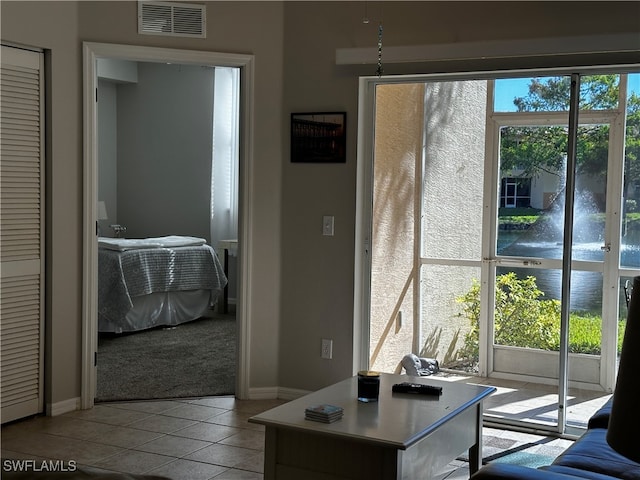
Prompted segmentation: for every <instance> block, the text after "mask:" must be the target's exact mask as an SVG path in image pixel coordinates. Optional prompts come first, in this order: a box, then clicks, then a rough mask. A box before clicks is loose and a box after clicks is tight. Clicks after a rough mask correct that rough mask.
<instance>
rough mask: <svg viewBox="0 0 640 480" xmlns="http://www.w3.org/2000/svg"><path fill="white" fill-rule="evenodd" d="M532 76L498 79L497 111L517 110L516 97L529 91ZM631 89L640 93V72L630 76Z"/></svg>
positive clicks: (522, 95) (496, 93)
mask: <svg viewBox="0 0 640 480" xmlns="http://www.w3.org/2000/svg"><path fill="white" fill-rule="evenodd" d="M530 80H531V79H530V78H507V79H499V80H496V92H495V98H496V101H495V110H496V112H515V111H516V107H515V105H514V104H513V99H514V98H515V97H524V96H525V95H526V94H527V92H528V91H529V83H530ZM628 87H629V91H630V92H631V91H633V92H636V93H638V94H640V73H634V74H630V75H629V76H628Z"/></svg>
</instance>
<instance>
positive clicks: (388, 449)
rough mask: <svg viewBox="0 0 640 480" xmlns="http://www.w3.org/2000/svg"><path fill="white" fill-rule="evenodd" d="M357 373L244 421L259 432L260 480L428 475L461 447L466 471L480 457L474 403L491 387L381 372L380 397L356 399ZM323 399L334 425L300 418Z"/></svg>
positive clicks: (477, 465) (479, 431)
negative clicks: (424, 391) (333, 409)
mask: <svg viewBox="0 0 640 480" xmlns="http://www.w3.org/2000/svg"><path fill="white" fill-rule="evenodd" d="M407 381H411V382H415V383H426V384H430V385H438V386H441V387H442V395H440V396H429V395H416V394H407V393H393V392H392V391H391V387H392V385H393V384H394V383H401V382H407ZM357 390H358V388H357V377H351V378H347V379H345V380H343V381H341V382H338V383H336V384H334V385H331V386H329V387H326V388H323V389H321V390H318V391H316V392H313V393H310V394H309V395H305V396H303V397H301V398H298V399H296V400H292V401H291V402H288V403H286V404H283V405H280V406H279V407H276V408H273V409H271V410H268V411H266V412H263V413H261V414H259V415H255V416H253V417H251V418H250V419H249V421H250V422H252V423H258V424H262V425H264V426H265V427H266V430H265V458H264V478H265V480H273V479H278V480H288V479H291V480H301V479H305V480H329V479H333V480H335V479H353V480H371V479H412V480H415V479H428V478H431V477H432V476H434V475H436V474H438V473H440V472H441V470H442V469H443V468H444V467H445V466H446V465H448V464H449V463H450V462H451V461H452V460H455V459H456V458H457V457H458V456H459V455H460V454H462V453H464V452H465V451H466V450H468V451H469V471H470V473H471V474H473V473H475V472H476V471H477V470H478V469H479V468H480V464H481V461H482V400H483V399H484V398H485V397H487V396H488V395H490V394H491V393H493V392H494V391H495V388H494V387H488V386H480V385H467V384H459V383H455V382H447V381H444V380H438V379H436V378H433V377H409V376H406V375H393V374H384V373H383V374H381V376H380V398H379V401H378V402H375V403H361V402H358V400H357V398H356V397H357ZM323 403H328V404H332V405H338V406H340V407H342V408H343V409H344V416H343V417H342V419H340V420H338V421H337V422H334V423H329V424H325V423H321V422H314V421H311V420H306V419H305V417H304V410H305V408H306V407H308V406H311V405H317V404H323Z"/></svg>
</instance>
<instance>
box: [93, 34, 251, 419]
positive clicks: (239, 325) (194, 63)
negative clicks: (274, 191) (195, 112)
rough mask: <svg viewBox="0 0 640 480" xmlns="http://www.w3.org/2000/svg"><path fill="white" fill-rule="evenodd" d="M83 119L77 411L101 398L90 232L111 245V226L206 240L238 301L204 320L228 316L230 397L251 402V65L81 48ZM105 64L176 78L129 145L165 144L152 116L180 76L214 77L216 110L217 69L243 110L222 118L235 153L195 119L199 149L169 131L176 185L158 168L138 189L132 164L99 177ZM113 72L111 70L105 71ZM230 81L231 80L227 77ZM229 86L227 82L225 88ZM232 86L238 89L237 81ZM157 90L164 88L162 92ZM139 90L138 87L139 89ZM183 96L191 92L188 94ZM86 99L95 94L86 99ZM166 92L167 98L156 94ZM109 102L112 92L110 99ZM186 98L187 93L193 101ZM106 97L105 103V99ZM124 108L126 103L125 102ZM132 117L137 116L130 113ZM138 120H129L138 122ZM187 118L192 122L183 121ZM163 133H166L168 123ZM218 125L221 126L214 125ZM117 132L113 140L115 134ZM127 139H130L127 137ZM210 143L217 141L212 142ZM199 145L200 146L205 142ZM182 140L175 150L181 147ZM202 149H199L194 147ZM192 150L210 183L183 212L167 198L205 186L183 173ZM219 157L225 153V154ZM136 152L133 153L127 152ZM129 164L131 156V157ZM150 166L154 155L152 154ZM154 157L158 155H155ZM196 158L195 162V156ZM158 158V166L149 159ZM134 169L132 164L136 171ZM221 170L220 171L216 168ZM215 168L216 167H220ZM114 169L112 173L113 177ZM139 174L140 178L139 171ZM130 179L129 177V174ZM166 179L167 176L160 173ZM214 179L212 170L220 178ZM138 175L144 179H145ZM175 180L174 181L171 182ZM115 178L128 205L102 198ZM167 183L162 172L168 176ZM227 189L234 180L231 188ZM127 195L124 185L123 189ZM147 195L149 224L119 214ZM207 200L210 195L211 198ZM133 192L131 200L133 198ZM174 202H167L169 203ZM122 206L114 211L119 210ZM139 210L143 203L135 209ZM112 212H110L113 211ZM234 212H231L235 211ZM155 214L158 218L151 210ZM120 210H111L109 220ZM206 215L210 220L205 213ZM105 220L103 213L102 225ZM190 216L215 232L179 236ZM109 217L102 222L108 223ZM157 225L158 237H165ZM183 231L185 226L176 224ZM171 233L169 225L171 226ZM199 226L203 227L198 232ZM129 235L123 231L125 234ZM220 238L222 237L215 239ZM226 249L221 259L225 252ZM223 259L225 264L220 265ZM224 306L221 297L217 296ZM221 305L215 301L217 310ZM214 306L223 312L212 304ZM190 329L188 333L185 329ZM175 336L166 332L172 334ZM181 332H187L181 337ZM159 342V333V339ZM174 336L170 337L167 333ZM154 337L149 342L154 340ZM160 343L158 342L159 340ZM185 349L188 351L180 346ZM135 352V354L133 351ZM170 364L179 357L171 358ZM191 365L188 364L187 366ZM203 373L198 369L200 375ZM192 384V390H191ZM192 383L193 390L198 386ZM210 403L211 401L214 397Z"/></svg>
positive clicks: (112, 196)
mask: <svg viewBox="0 0 640 480" xmlns="http://www.w3.org/2000/svg"><path fill="white" fill-rule="evenodd" d="M84 53H85V118H86V127H87V128H86V131H85V134H86V135H87V138H86V142H85V145H86V146H87V152H86V159H87V165H86V167H87V168H86V170H85V171H86V174H85V205H86V207H87V208H86V209H85V220H86V224H87V226H92V225H95V227H93V228H91V227H88V228H86V229H85V230H86V231H85V242H84V243H85V252H86V253H85V280H86V281H85V305H84V309H85V322H86V325H85V327H86V328H85V332H87V333H86V335H85V342H84V348H83V382H82V383H83V387H82V407H83V408H90V407H91V406H92V405H93V402H94V400H95V399H96V392H97V391H98V374H97V368H96V364H95V361H94V359H95V358H98V359H99V358H100V355H99V350H98V330H99V329H98V321H97V317H98V314H97V307H98V288H99V281H98V265H97V258H98V252H97V251H98V248H97V242H96V236H95V234H96V230H98V231H100V232H104V231H105V230H106V232H107V233H106V234H107V235H108V236H115V234H116V229H117V227H116V229H113V228H112V227H111V225H119V226H120V227H122V229H121V231H120V234H121V235H122V233H124V235H122V236H127V237H130V238H148V237H155V236H165V235H169V234H171V235H172V234H180V235H189V236H192V237H197V238H204V239H206V240H207V243H208V244H210V245H211V246H212V247H213V248H214V249H215V250H216V253H217V254H218V258H219V260H220V266H221V267H222V264H223V262H224V268H225V270H226V273H227V274H228V276H229V278H230V284H229V288H228V291H227V295H225V299H227V298H228V299H231V300H233V299H235V300H236V302H235V308H233V303H234V302H233V301H232V302H229V303H230V304H231V308H229V306H227V304H225V310H226V312H223V311H222V310H223V308H222V305H219V307H218V309H217V311H216V312H207V313H206V314H204V315H203V316H205V317H208V316H210V314H211V315H217V314H218V312H220V313H221V314H222V313H226V314H225V315H222V316H223V317H224V319H225V321H226V323H232V324H233V328H232V329H231V330H229V329H227V332H226V333H225V335H226V336H225V340H224V343H226V344H227V345H228V344H231V346H232V348H231V351H232V352H233V353H232V355H233V357H234V358H233V359H232V361H231V362H228V361H227V364H228V365H229V367H228V368H230V369H232V370H233V371H234V373H235V375H234V377H235V381H234V383H235V385H233V388H232V390H233V392H228V393H235V395H236V397H238V398H246V397H247V395H248V385H247V380H248V378H247V374H246V368H247V365H248V362H247V359H246V355H247V351H248V347H247V336H246V332H247V324H248V318H247V317H246V315H245V312H246V311H247V309H246V307H245V305H244V304H243V302H245V301H246V299H247V297H246V296H245V295H244V292H245V291H246V289H247V288H248V275H247V274H246V272H247V271H248V269H249V265H248V259H246V258H245V256H244V255H242V252H243V251H244V248H245V245H246V243H247V241H248V238H250V232H251V229H250V224H249V222H248V216H247V215H246V212H244V211H238V209H237V205H238V204H241V205H243V207H244V208H245V209H247V208H248V202H243V200H244V199H245V197H246V196H247V192H246V191H245V189H244V188H243V186H244V185H247V184H248V182H247V178H248V176H249V175H250V171H251V168H250V167H251V161H250V160H251V159H250V156H249V152H250V151H251V149H250V121H249V116H248V114H247V112H248V111H250V109H251V96H250V92H251V91H252V89H251V88H250V87H251V84H252V80H253V74H252V70H253V68H252V67H253V57H252V56H249V55H229V54H216V53H210V52H192V51H178V50H173V49H160V48H148V47H135V46H127V45H104V44H89V43H87V44H85V52H84ZM102 60H104V61H107V62H111V63H112V64H113V63H114V62H115V63H119V64H120V65H125V64H127V63H129V64H134V65H136V66H139V67H140V68H136V70H138V73H140V74H141V77H142V76H146V77H147V78H153V77H154V75H158V72H159V71H160V70H168V71H169V76H170V77H171V75H174V78H173V79H171V80H168V83H166V84H165V86H164V90H162V87H159V88H160V89H159V90H158V91H155V92H154V93H153V94H152V95H151V96H154V95H155V96H156V105H155V106H150V107H149V109H150V113H148V114H147V120H146V121H145V120H141V119H140V118H137V120H136V121H135V122H133V123H132V128H134V129H135V132H134V136H139V135H140V134H141V133H142V130H144V129H145V128H147V129H149V130H153V129H154V128H155V132H156V135H157V134H158V133H160V134H161V135H162V136H163V137H168V136H170V133H164V134H163V133H162V132H160V131H159V128H160V126H161V124H162V123H163V121H162V120H161V117H160V116H159V115H158V109H159V106H162V107H164V106H166V104H167V103H168V102H170V101H171V99H170V98H168V94H170V93H171V92H172V91H174V89H175V75H179V76H185V74H188V73H191V74H193V75H195V76H196V77H199V78H201V79H202V78H203V76H204V78H206V76H207V75H210V76H211V79H212V80H211V81H210V82H209V83H208V88H209V91H207V92H206V95H205V94H203V97H211V100H212V102H213V97H214V95H215V94H217V95H220V92H217V93H215V94H214V85H216V83H218V82H216V81H215V80H214V78H215V70H216V68H220V67H221V68H220V70H221V71H223V73H224V74H225V78H226V81H222V80H221V81H220V82H219V84H226V85H231V86H232V87H233V88H235V89H236V91H237V102H236V105H240V107H239V109H238V108H236V109H235V111H234V112H231V113H230V114H229V116H228V120H229V125H227V126H226V127H225V128H230V129H231V130H232V132H233V133H234V134H235V145H227V146H226V149H225V148H223V149H222V151H221V149H220V147H221V146H222V142H221V138H222V137H221V136H220V132H219V130H218V131H217V132H216V131H215V129H213V128H207V127H206V125H207V124H208V125H210V126H211V124H212V123H213V117H214V115H216V114H218V113H219V112H218V113H216V114H214V112H213V111H212V110H210V111H201V112H200V114H201V115H204V116H205V117H208V118H209V121H208V122H207V121H201V122H198V124H197V125H196V126H194V130H196V132H195V133H196V134H197V135H196V137H194V138H196V139H199V140H198V141H197V142H194V141H191V142H190V141H186V142H185V141H184V140H185V139H184V138H181V137H180V135H179V133H180V132H179V130H177V129H174V130H173V133H175V135H174V137H175V143H176V145H177V146H176V147H175V148H172V152H174V156H175V158H176V160H175V162H168V163H175V164H177V166H176V165H173V167H172V168H174V169H175V171H174V173H173V175H172V174H171V173H169V176H170V177H171V178H169V179H168V180H167V179H166V178H165V179H164V180H162V179H160V178H159V177H156V178H154V175H156V174H159V172H156V170H158V171H161V170H162V167H161V165H159V164H158V165H157V168H154V169H153V170H151V169H147V175H145V176H143V177H142V178H145V177H148V178H147V179H146V180H145V181H140V178H141V177H140V170H139V168H140V166H138V167H135V166H132V165H131V162H129V164H127V165H126V166H124V167H122V169H123V170H125V171H123V172H119V173H118V172H115V173H114V172H113V169H112V170H111V171H108V170H105V169H104V165H103V164H102V162H101V160H100V157H101V155H102V152H101V150H102V149H104V148H105V145H100V142H101V139H102V140H104V137H105V135H107V134H106V133H105V132H104V131H103V125H101V123H102V122H101V119H100V118H101V117H100V115H101V114H102V113H104V112H101V111H100V109H99V108H97V107H96V104H95V102H94V101H92V100H93V98H94V95H95V98H96V99H97V100H98V102H97V103H98V104H99V105H100V108H101V109H103V110H108V109H109V107H108V106H107V102H106V101H105V100H104V98H103V96H104V95H105V91H106V90H109V88H107V89H104V86H105V85H104V84H101V80H100V79H103V80H104V79H105V76H106V75H107V74H105V72H104V71H101V69H102V68H103V67H102V66H101V65H100V62H99V61H102ZM111 66H113V65H111ZM229 72H236V73H235V74H234V73H231V75H229ZM229 78H231V81H229ZM234 79H235V81H234ZM115 81H116V82H122V80H117V79H116V80H115ZM160 83H161V82H160ZM117 85H122V83H118V84H117ZM138 86H139V85H138ZM111 87H113V90H116V88H117V87H115V86H114V85H111ZM187 88H189V87H187ZM88 92H92V93H93V92H96V93H95V94H93V95H91V94H89V93H88ZM163 92H164V93H163ZM111 93H113V92H111ZM191 93H193V92H191ZM106 95H109V93H108V92H107V93H106ZM174 97H175V98H174V99H173V101H175V102H177V103H180V102H181V101H184V100H185V98H184V97H189V95H184V94H182V95H174ZM191 97H197V95H191ZM129 100H130V99H128V100H127V101H128V102H129ZM134 110H135V107H134ZM112 113H113V115H114V116H115V119H116V120H118V121H120V119H121V118H122V116H123V115H124V116H129V115H131V114H132V113H131V112H129V113H128V114H127V113H126V112H117V111H116V112H112ZM138 114H139V112H138V113H136V114H135V115H138ZM189 116H190V115H189ZM178 117H179V118H178V120H177V121H178V122H183V123H184V122H185V118H186V115H182V116H179V115H178ZM167 123H170V122H169V121H167ZM220 123H221V122H218V124H220ZM118 131H120V130H118ZM125 131H127V129H125ZM214 136H215V138H214ZM124 137H126V135H123V138H118V139H117V141H118V148H120V146H119V143H120V142H121V141H125V140H126V138H124ZM203 139H204V140H203ZM181 140H182V141H181ZM200 140H203V141H202V142H200ZM106 143H107V145H106V150H107V151H108V150H109V148H114V143H113V142H111V143H110V142H106ZM195 143H202V144H205V145H206V144H207V143H208V144H209V145H210V148H209V153H208V155H209V160H208V162H209V163H208V165H209V169H210V170H209V171H211V170H213V171H214V173H213V174H210V175H207V177H208V180H207V179H205V181H204V183H206V184H207V185H208V187H207V188H206V192H205V191H203V190H202V189H200V193H199V194H200V195H201V197H202V198H203V199H204V200H203V201H202V202H201V201H200V200H197V201H194V200H193V199H192V200H191V202H190V203H189V204H188V205H187V204H183V205H182V207H181V206H180V201H183V200H184V199H183V198H182V197H184V196H185V194H184V193H183V194H179V193H178V194H177V195H178V196H177V197H176V196H173V197H172V195H170V193H171V192H173V191H176V190H180V188H182V185H183V184H184V185H185V186H184V189H183V192H185V191H189V190H194V185H195V183H197V182H198V181H200V183H203V179H202V178H196V177H198V176H199V177H205V175H202V173H203V169H200V170H199V169H197V168H195V167H189V166H188V165H185V163H186V162H185V161H184V158H183V157H179V156H178V155H179V154H180V151H181V149H182V152H187V151H190V150H192V149H194V148H196V146H195V145H194V144H195ZM213 143H217V145H216V147H217V149H213V148H211V147H212V146H213V145H212V144H213ZM145 149H147V150H152V147H151V145H150V144H147V147H145ZM233 149H235V152H236V154H235V157H234V156H233V155H231V156H229V152H230V150H233ZM224 150H226V151H224ZM133 151H134V152H135V149H133ZM212 151H213V152H215V153H214V155H216V156H217V157H218V158H222V157H223V156H225V155H226V156H228V157H229V158H231V159H232V160H231V161H230V160H228V159H227V161H226V164H225V166H224V167H223V168H222V170H227V171H228V170H229V169H230V170H231V171H232V172H235V173H234V174H233V175H226V184H225V185H222V184H221V183H220V181H219V179H220V178H221V175H220V173H218V174H216V173H215V171H216V170H215V167H212V164H215V162H216V159H215V158H211V157H212V153H211V152H212ZM146 153H148V152H142V153H140V150H139V151H138V154H139V155H143V154H146ZM134 155H135V153H134ZM150 155H151V156H153V153H151V154H150ZM156 155H157V152H156ZM196 156H197V154H196ZM156 158H159V157H158V156H156ZM134 163H135V162H134ZM218 164H220V162H219V161H218ZM218 167H220V165H218ZM117 168H118V167H116V169H117ZM136 168H138V170H137V171H136ZM190 168H191V170H193V173H194V174H195V175H196V177H193V178H192V180H191V181H190V180H188V178H187V177H185V175H186V174H187V173H188V172H189V169H190ZM127 169H128V170H127ZM165 170H166V168H165ZM220 170H221V169H220V168H218V172H219V171H220ZM143 171H144V170H143ZM176 172H177V173H176ZM114 174H116V175H119V178H120V179H122V182H123V183H124V184H125V185H126V184H127V183H131V182H138V187H137V188H130V191H129V193H128V195H131V196H133V199H131V198H127V195H123V194H121V193H120V192H118V190H117V189H114V188H113V185H112V186H111V187H110V188H111V190H109V188H105V185H104V183H105V180H106V181H107V182H108V181H109V177H110V176H113V175H114ZM165 175H167V174H166V171H165ZM230 179H234V180H230ZM129 187H131V185H129ZM145 189H146V191H147V195H146V196H147V197H148V196H149V195H151V193H150V192H152V191H153V190H159V191H160V196H158V197H156V200H155V203H156V208H155V212H157V213H155V214H149V213H148V211H147V212H144V213H142V214H141V215H139V216H138V217H136V216H135V215H133V214H132V211H133V210H134V209H133V208H124V205H126V203H125V202H132V201H133V202H135V201H136V200H135V196H136V195H141V194H142V195H143V196H144V191H145ZM212 190H213V191H212ZM223 190H224V191H228V194H229V196H230V198H231V200H230V201H229V205H227V206H226V209H225V210H224V211H223V210H220V208H218V210H216V213H215V215H214V214H213V208H217V207H218V206H219V205H218V204H221V202H220V196H219V195H218V194H219V193H220V192H221V191H223ZM132 192H133V193H132ZM214 192H215V193H216V197H215V198H216V202H215V203H216V205H215V206H214V201H213V199H212V197H213V194H214ZM171 198H173V201H172V200H171ZM162 202H169V204H166V203H165V204H163V205H160V204H161V203H162ZM119 203H120V205H118V204H119ZM138 203H140V200H138ZM110 205H113V207H112V206H110ZM233 205H235V207H234V206H233ZM158 207H159V208H158ZM116 209H117V210H116ZM210 209H212V210H210ZM104 210H106V215H105V212H104ZM190 210H198V211H199V212H201V213H202V212H204V214H205V215H206V216H207V218H208V219H209V220H210V222H207V223H211V224H213V218H214V217H218V218H217V220H218V222H217V223H216V229H215V230H216V233H217V235H214V234H213V233H212V231H213V230H214V229H213V228H211V227H209V226H206V225H205V226H204V227H202V228H201V230H198V229H197V228H195V229H194V228H189V227H185V225H186V224H187V222H186V220H185V218H186V217H188V215H187V212H189V211H190ZM111 211H113V212H114V213H115V212H119V213H120V212H123V211H124V212H126V213H125V214H124V215H121V214H118V215H117V217H114V216H112V215H114V214H112V213H111ZM163 216H164V217H168V218H172V219H173V220H174V222H173V224H170V225H169V226H166V225H167V222H166V221H165V220H163ZM222 216H226V218H227V221H226V225H227V226H228V228H227V229H226V230H222V229H221V225H220V221H219V220H220V218H219V217H222ZM105 217H107V218H105ZM163 222H164V225H165V226H164V227H163ZM181 222H182V223H181ZM169 223H170V222H169ZM199 223H203V222H199ZM125 228H126V230H124V229H125ZM221 231H222V232H223V233H220V232H221ZM220 235H222V236H223V237H224V238H223V239H224V240H228V239H230V238H231V237H234V238H233V240H235V246H236V248H235V249H229V248H228V244H224V245H218V244H219V243H220V241H221V240H222V239H221V238H218V237H219V236H220ZM224 246H226V247H227V249H223V248H224ZM225 259H226V262H225V261H224V260H225ZM220 298H222V295H221V296H220ZM220 301H221V300H220ZM219 303H220V302H219ZM199 322H200V323H202V322H201V321H200V320H195V321H194V322H189V323H190V324H191V325H190V326H189V329H191V330H194V329H195V328H196V327H197V324H198V323H199ZM184 325H187V324H184ZM170 328H173V327H170ZM184 330H186V329H184ZM229 331H232V338H229ZM160 332H162V329H160ZM167 332H168V333H171V331H170V330H168V331H167ZM154 333H155V332H154ZM135 335H136V334H131V335H130V337H131V338H133V337H135ZM156 335H157V333H156ZM201 336H202V335H201V334H198V333H196V334H195V338H199V337H201ZM187 342H189V341H188V340H187ZM134 348H136V347H134ZM173 356H174V357H175V356H176V355H173ZM190 358H191V356H190ZM203 368H205V367H203ZM192 383H194V382H192ZM195 383H198V381H195ZM214 394H215V392H214Z"/></svg>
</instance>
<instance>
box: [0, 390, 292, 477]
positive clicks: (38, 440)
mask: <svg viewBox="0 0 640 480" xmlns="http://www.w3.org/2000/svg"><path fill="white" fill-rule="evenodd" d="M281 403H282V401H278V400H264V401H263V400H248V401H247V400H244V401H243V400H236V399H234V398H233V397H211V398H201V399H178V400H159V401H148V402H129V403H108V404H98V405H96V406H95V407H94V408H93V409H91V410H80V411H75V412H70V413H67V414H64V415H60V416H57V417H36V418H31V419H27V420H22V421H18V422H15V423H12V424H9V425H5V426H3V427H2V438H1V440H2V458H12V459H26V458H29V459H35V460H40V459H60V460H75V462H77V464H79V465H89V466H94V467H99V468H103V469H107V470H115V471H120V472H127V473H145V474H155V475H162V476H166V477H168V478H171V479H174V480H208V479H213V478H215V479H216V480H230V479H247V480H253V479H262V477H263V475H262V471H263V461H264V455H263V450H264V427H263V426H261V425H256V424H252V423H248V421H247V419H248V418H249V417H251V416H253V415H255V414H257V413H260V412H262V411H264V410H268V409H269V408H273V407H274V406H276V405H279V404H281Z"/></svg>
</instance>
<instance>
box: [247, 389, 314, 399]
mask: <svg viewBox="0 0 640 480" xmlns="http://www.w3.org/2000/svg"><path fill="white" fill-rule="evenodd" d="M309 393H311V392H310V391H308V390H299V389H296V388H283V387H260V388H250V389H249V400H274V399H276V398H277V399H280V400H295V399H296V398H300V397H303V396H305V395H307V394H309Z"/></svg>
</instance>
